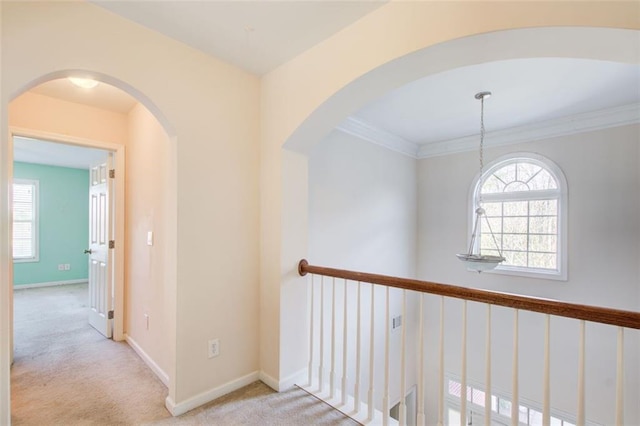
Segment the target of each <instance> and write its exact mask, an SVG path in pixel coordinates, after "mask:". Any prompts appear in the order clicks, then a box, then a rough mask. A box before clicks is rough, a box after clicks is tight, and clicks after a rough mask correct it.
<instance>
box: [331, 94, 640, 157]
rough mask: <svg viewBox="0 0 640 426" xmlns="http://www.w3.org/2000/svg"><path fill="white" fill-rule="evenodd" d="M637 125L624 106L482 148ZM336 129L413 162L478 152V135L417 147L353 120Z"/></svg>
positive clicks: (638, 113) (634, 113)
mask: <svg viewBox="0 0 640 426" xmlns="http://www.w3.org/2000/svg"><path fill="white" fill-rule="evenodd" d="M637 123H640V104H630V105H623V106H620V107H615V108H608V109H603V110H599V111H592V112H586V113H583V114H576V115H571V116H567V117H562V118H556V119H553V120H547V121H542V122H538V123H534V124H529V125H526V126H519V127H512V128H510V129H504V130H497V131H493V132H487V133H486V134H485V147H492V146H505V145H515V144H518V143H523V142H532V141H535V140H541V139H549V138H554V137H561V136H568V135H572V134H576V133H584V132H592V131H595V130H601V129H608V128H611V127H619V126H626V125H629V124H637ZM336 128H337V129H338V130H340V131H342V132H344V133H348V134H350V135H353V136H356V137H358V138H360V139H363V140H366V141H368V142H372V143H375V144H376V145H380V146H383V147H385V148H387V149H390V150H392V151H396V152H399V153H401V154H404V155H407V156H409V157H412V158H416V159H422V158H429V157H437V156H441V155H449V154H456V153H459V152H465V151H472V150H475V149H477V148H478V135H472V136H465V137H462V138H456V139H449V140H444V141H438V142H429V143H424V144H416V143H413V142H410V141H408V140H406V139H404V138H402V137H400V136H398V135H395V134H393V133H390V132H387V131H386V130H382V129H380V128H378V127H376V126H374V125H373V124H371V123H368V122H367V121H365V120H362V119H360V118H355V117H348V118H347V119H346V120H345V121H343V122H342V123H341V124H340V125H338V126H337V127H336Z"/></svg>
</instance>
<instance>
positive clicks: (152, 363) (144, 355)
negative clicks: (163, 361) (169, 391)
mask: <svg viewBox="0 0 640 426" xmlns="http://www.w3.org/2000/svg"><path fill="white" fill-rule="evenodd" d="M124 338H125V340H126V341H127V343H128V344H129V346H131V348H133V350H134V351H135V352H136V353H137V354H138V356H139V357H140V358H142V360H143V361H144V362H145V364H147V366H148V367H149V368H150V369H151V371H153V372H154V374H155V375H156V376H158V378H159V379H160V381H161V382H162V383H164V385H165V386H166V387H169V376H168V375H167V373H165V372H164V370H162V368H160V366H159V365H158V364H156V363H155V361H154V360H153V359H151V357H150V356H149V355H147V353H146V352H145V351H144V350H143V349H142V348H141V347H140V345H138V343H137V342H136V341H135V340H133V339H132V338H131V337H130V336H128V335H126V334H125V335H124Z"/></svg>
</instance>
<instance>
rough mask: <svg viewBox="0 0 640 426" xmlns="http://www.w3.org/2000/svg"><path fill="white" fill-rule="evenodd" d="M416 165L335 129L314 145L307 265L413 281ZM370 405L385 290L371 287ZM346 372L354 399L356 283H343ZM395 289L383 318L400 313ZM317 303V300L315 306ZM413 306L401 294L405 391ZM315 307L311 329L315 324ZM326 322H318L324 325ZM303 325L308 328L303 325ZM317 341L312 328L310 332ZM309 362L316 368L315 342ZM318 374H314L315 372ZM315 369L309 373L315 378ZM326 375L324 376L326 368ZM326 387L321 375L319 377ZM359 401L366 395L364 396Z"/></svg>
mask: <svg viewBox="0 0 640 426" xmlns="http://www.w3.org/2000/svg"><path fill="white" fill-rule="evenodd" d="M417 207H418V206H417V162H416V160H415V159H413V158H409V157H407V156H404V155H401V154H398V153H394V152H392V151H389V150H387V149H385V148H382V147H380V146H377V145H374V144H372V143H370V142H365V141H363V140H361V139H359V138H356V137H354V136H351V135H348V134H345V133H342V132H340V131H334V132H332V133H331V134H329V135H328V136H327V137H326V138H325V139H324V140H323V141H322V142H321V143H320V144H318V145H317V146H316V147H315V148H314V149H313V150H312V152H311V154H310V155H309V229H308V232H309V257H308V260H309V262H310V263H311V264H313V265H322V266H328V267H334V268H340V269H351V270H355V271H363V272H371V273H379V274H384V275H392V276H400V277H407V278H414V277H415V266H416V252H417V250H416V249H417V235H418V228H417V222H418V218H417ZM324 288H325V291H324V295H325V304H324V306H325V317H324V318H325V319H328V318H331V298H332V294H331V281H330V280H325V281H324ZM343 289H344V287H343V281H342V280H337V285H336V291H337V300H338V303H337V305H338V306H337V308H336V310H337V312H338V315H337V319H336V330H338V331H337V336H338V337H337V338H336V342H337V348H336V354H337V356H336V365H337V366H338V368H337V369H336V370H337V371H338V376H337V377H338V378H339V379H341V378H342V365H343V364H342V362H343V358H342V336H343V335H342V330H343V328H344V327H343V313H342V312H343V310H342V309H343V308H342V306H344V305H343V304H342V303H343V302H342V300H343V291H344V290H343ZM375 292H376V294H375V312H376V318H378V320H377V321H376V323H375V329H376V336H378V337H377V338H376V339H375V344H374V347H375V356H374V363H375V368H374V371H375V378H374V383H377V385H375V386H374V388H375V395H376V398H375V401H376V408H378V409H382V400H383V386H382V385H381V384H382V383H384V365H385V357H384V354H385V352H384V348H385V347H384V335H385V324H384V313H385V297H386V295H385V289H384V288H383V287H382V286H378V288H377V289H376V290H375ZM361 294H362V296H361V297H362V301H361V307H362V313H361V321H362V325H361V329H362V330H369V327H370V322H369V318H370V309H369V307H370V305H371V302H370V301H371V299H370V297H371V296H370V294H371V288H370V286H369V285H363V289H362V290H361ZM315 297H316V299H315V300H316V301H317V300H319V298H320V281H319V280H318V279H316V283H315ZM347 297H348V301H349V303H348V314H347V315H348V318H349V320H348V324H349V330H348V339H347V341H348V343H347V347H348V354H349V355H348V363H347V364H348V367H347V377H348V378H349V385H348V386H349V390H350V394H351V395H352V394H353V384H354V382H355V377H356V374H355V365H356V359H355V357H356V355H355V354H356V350H355V341H356V338H355V336H356V327H355V325H356V321H357V317H356V314H357V312H358V311H357V302H356V300H357V286H356V283H355V282H351V283H349V285H348V295H347ZM401 297H402V292H401V291H400V290H395V289H394V290H392V291H391V294H390V315H391V317H395V316H397V315H401V314H402V298H401ZM316 303H317V302H316ZM417 306H418V303H417V300H416V298H415V296H409V297H408V303H407V311H406V313H405V318H404V321H403V324H404V326H405V327H407V331H406V333H407V353H408V354H412V355H410V356H408V357H407V370H406V387H407V389H409V388H410V387H411V386H414V385H415V384H416V377H417V373H416V371H417V370H416V367H417V364H416V362H415V361H416V357H415V356H414V355H413V354H416V353H417V348H418V346H417V344H416V342H417V339H416V335H417V329H418V327H417V325H418V319H419V317H418V309H417ZM318 310H319V306H317V307H316V319H315V324H316V328H318V327H317V325H318V323H319V314H318ZM328 324H329V323H326V324H325V327H328ZM307 327H308V326H307ZM315 333H316V334H315V335H316V336H319V329H317V330H316V331H315ZM401 335H402V333H401V329H398V330H397V331H394V332H393V333H391V335H390V341H391V349H390V354H389V357H390V365H391V374H390V380H391V382H390V399H391V401H392V405H393V404H395V402H397V401H398V400H399V398H400V348H401ZM361 344H362V348H363V354H366V355H363V357H362V359H363V361H362V362H363V365H362V371H364V372H368V371H369V358H368V354H369V351H368V348H369V345H370V341H369V334H368V333H363V336H362V343H361ZM315 352H316V353H315V355H314V359H315V364H319V359H320V358H319V355H320V353H319V348H318V345H316V351H315ZM330 357H331V354H330V348H329V345H326V347H325V353H324V360H325V363H326V362H328V360H330V359H331V358H330ZM315 371H317V370H315ZM315 371H314V373H315ZM327 372H328V371H327ZM325 379H326V380H327V383H328V378H325ZM361 388H362V389H363V395H366V391H365V390H366V389H368V388H369V377H368V373H367V374H363V375H362V381H361ZM365 399H366V398H365Z"/></svg>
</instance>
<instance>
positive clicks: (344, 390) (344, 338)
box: [342, 280, 348, 405]
mask: <svg viewBox="0 0 640 426" xmlns="http://www.w3.org/2000/svg"><path fill="white" fill-rule="evenodd" d="M343 307H344V313H343V315H342V319H343V328H342V405H345V404H346V403H347V324H348V321H347V280H344V306H343Z"/></svg>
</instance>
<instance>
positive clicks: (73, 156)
mask: <svg viewBox="0 0 640 426" xmlns="http://www.w3.org/2000/svg"><path fill="white" fill-rule="evenodd" d="M106 155H107V151H103V150H100V149H93V148H84V147H80V146H75V145H67V144H62V143H56V142H49V141H43V140H38V139H32V138H23V137H20V136H15V137H14V138H13V159H14V161H21V162H24V163H35V164H46V165H49V166H59V167H71V168H74V169H90V168H91V166H93V165H95V164H97V163H99V162H100V161H104V158H105V157H106Z"/></svg>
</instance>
